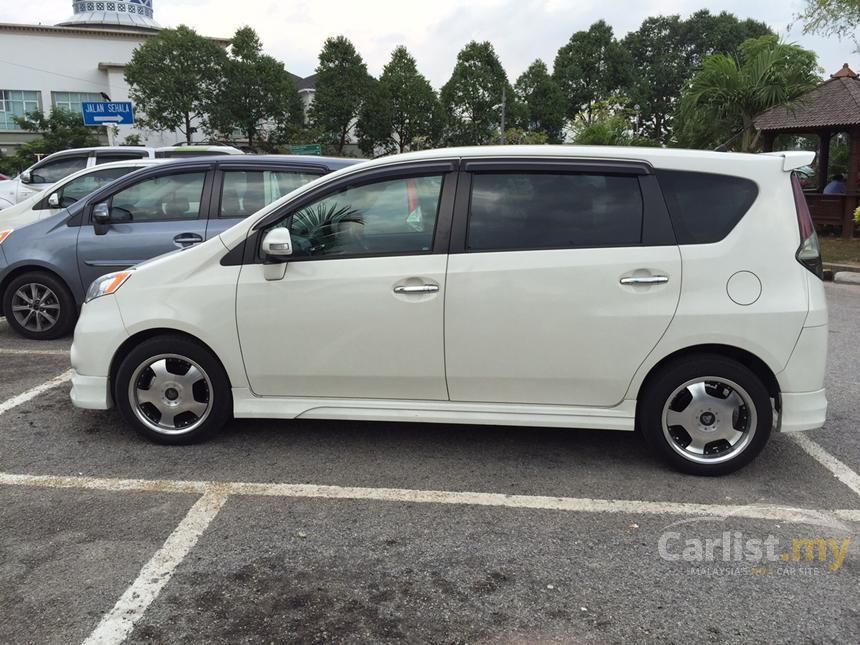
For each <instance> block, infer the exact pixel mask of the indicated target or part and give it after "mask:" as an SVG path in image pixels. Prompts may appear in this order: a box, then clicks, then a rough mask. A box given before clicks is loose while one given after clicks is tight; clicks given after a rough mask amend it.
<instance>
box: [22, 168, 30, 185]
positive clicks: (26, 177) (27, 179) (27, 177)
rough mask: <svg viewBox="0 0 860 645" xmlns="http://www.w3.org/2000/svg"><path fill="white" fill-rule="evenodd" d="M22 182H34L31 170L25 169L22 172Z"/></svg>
mask: <svg viewBox="0 0 860 645" xmlns="http://www.w3.org/2000/svg"><path fill="white" fill-rule="evenodd" d="M21 183H22V184H32V183H33V176H32V175H31V174H30V171H29V170H25V171H24V172H22V173H21Z"/></svg>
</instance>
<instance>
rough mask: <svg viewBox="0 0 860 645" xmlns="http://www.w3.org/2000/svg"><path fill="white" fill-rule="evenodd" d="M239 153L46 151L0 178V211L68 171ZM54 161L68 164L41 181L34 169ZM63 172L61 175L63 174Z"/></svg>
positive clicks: (227, 149) (223, 149) (221, 149)
mask: <svg viewBox="0 0 860 645" xmlns="http://www.w3.org/2000/svg"><path fill="white" fill-rule="evenodd" d="M241 154H243V153H242V151H241V150H239V149H238V148H234V147H232V146H167V147H164V148H150V147H146V146H96V147H91V148H74V149H71V150H62V151H60V152H55V153H53V154H50V155H48V156H47V157H45V158H44V159H40V160H39V161H37V162H36V163H34V164H33V165H32V166H30V167H29V168H27V169H26V170H25V171H23V172H22V173H20V174H19V175H18V176H17V177H14V178H12V179H6V180H4V181H0V211H2V210H4V209H7V208H9V207H10V206H14V205H15V204H19V203H20V202H22V201H24V200H25V199H28V198H30V197H32V196H33V195H35V194H36V193H39V192H42V191H43V190H45V189H46V188H48V187H50V186H51V185H52V184H54V183H56V182H57V181H59V180H60V179H63V178H65V177H67V176H68V175H69V174H71V173H72V172H77V171H78V170H82V169H84V168H92V167H94V166H99V165H104V164H107V163H115V162H116V161H129V160H137V159H155V158H159V159H162V158H163V159H168V158H175V157H183V158H184V157H193V156H205V155H241ZM54 163H57V164H62V163H67V164H71V165H72V166H71V167H69V168H67V169H66V170H64V171H53V172H52V179H51V180H46V181H41V178H40V177H39V175H38V171H39V170H40V169H43V168H46V167H50V165H51V164H54ZM64 172H65V174H63V173H64Z"/></svg>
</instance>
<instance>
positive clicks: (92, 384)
mask: <svg viewBox="0 0 860 645" xmlns="http://www.w3.org/2000/svg"><path fill="white" fill-rule="evenodd" d="M71 397H72V404H73V405H74V406H75V407H76V408H83V409H85V410H108V409H110V408H111V407H112V406H113V402H112V401H111V396H110V381H109V380H108V378H107V377H106V376H84V375H83V374H78V373H77V372H74V373H73V374H72V391H71Z"/></svg>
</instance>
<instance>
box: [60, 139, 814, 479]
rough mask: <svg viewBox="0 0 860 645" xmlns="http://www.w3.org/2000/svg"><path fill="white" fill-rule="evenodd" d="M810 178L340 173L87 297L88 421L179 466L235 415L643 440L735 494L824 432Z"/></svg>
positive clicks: (665, 155)
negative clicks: (128, 431) (109, 421)
mask: <svg viewBox="0 0 860 645" xmlns="http://www.w3.org/2000/svg"><path fill="white" fill-rule="evenodd" d="M809 161H810V159H809V155H808V154H806V153H800V152H786V153H782V154H781V156H767V155H743V154H728V153H709V152H698V151H683V150H668V149H666V150H663V149H650V148H649V149H635V148H629V149H625V148H614V147H605V148H601V147H594V148H588V147H585V148H578V147H569V146H563V147H553V146H539V147H527V146H522V147H520V146H516V147H498V148H496V147H484V148H465V149H450V150H438V151H428V152H421V153H411V154H407V155H402V156H397V157H389V158H383V159H379V160H376V161H373V162H368V163H365V164H362V165H361V166H355V167H352V168H346V169H343V170H341V171H339V172H337V173H333V174H331V175H329V176H328V177H325V178H323V179H321V180H318V181H316V182H313V183H312V184H308V185H307V186H305V187H304V188H303V189H301V190H298V191H296V192H294V193H292V194H291V195H290V196H289V198H288V199H286V200H282V201H279V202H276V203H275V204H272V205H271V206H270V207H268V208H266V209H263V210H261V211H259V212H257V213H256V214H255V215H254V216H253V217H248V218H247V219H245V220H244V221H242V222H241V223H240V224H238V225H236V226H234V227H232V228H230V229H227V230H225V231H224V232H222V233H221V234H220V235H218V236H217V238H216V239H210V240H209V241H208V242H206V243H204V244H200V245H198V246H196V247H195V248H193V249H189V250H187V251H184V252H182V253H177V254H173V255H168V256H164V257H161V258H158V259H155V260H152V261H150V262H148V263H144V264H141V265H140V266H138V267H136V268H135V269H132V270H127V271H121V272H118V273H112V274H110V275H106V276H104V277H102V278H101V279H99V280H96V281H95V282H93V284H92V286H91V287H90V289H89V291H88V293H87V296H86V304H85V305H84V307H83V312H82V314H81V318H80V320H79V322H78V325H77V328H76V330H75V338H74V344H73V345H72V353H71V358H72V365H73V367H74V370H75V372H74V376H73V380H72V383H73V387H72V393H71V396H72V401H73V402H74V403H75V405H77V406H79V407H82V408H93V409H107V408H110V407H112V406H113V405H116V406H117V407H118V408H119V409H120V410H121V412H122V413H123V415H124V416H125V418H126V419H127V420H128V422H129V423H130V424H131V425H132V426H133V427H134V428H135V429H136V430H137V431H138V432H140V433H141V434H143V435H144V436H146V437H148V438H149V439H151V440H154V441H157V442H160V443H169V444H175V443H186V442H189V441H194V440H197V439H201V438H203V437H205V436H207V435H209V434H211V433H212V432H214V431H216V430H217V429H218V428H220V427H221V426H222V425H223V424H224V423H225V422H226V421H227V419H229V418H230V416H231V415H233V416H235V417H237V418H248V417H255V418H259V417H271V418H283V419H291V418H302V419H365V420H367V419H370V420H382V421H434V422H446V423H483V424H492V425H498V424H505V425H535V426H558V427H569V428H598V429H613V430H628V431H632V430H635V429H638V430H639V431H640V432H642V434H643V435H644V436H645V438H646V439H647V440H648V442H649V443H650V444H651V445H652V447H653V448H654V449H655V450H656V451H657V452H658V453H659V454H660V455H662V456H663V457H664V458H665V459H667V460H668V461H669V462H670V463H671V464H673V465H674V466H675V467H677V468H679V469H681V470H683V471H685V472H690V473H696V474H704V475H716V474H722V473H726V472H729V471H732V470H734V469H736V468H739V467H741V466H743V465H744V464H746V463H747V462H749V461H750V460H751V459H753V457H754V456H755V455H756V454H758V453H759V452H760V451H761V449H762V448H763V447H764V445H765V443H766V442H767V440H768V438H769V436H770V434H771V431H772V429H773V428H776V429H778V430H782V431H794V430H807V429H812V428H817V427H819V426H821V425H822V423H823V422H824V418H825V410H826V404H827V403H826V398H825V392H824V371H825V357H826V343H827V309H826V305H825V299H824V290H823V287H822V282H821V258H820V255H819V252H818V243H817V237H816V235H815V231H814V229H813V227H812V221H811V218H810V215H809V212H808V210H807V207H806V202H805V200H804V199H803V196H802V194H801V192H800V188H799V184H798V182H797V180H796V178H794V177H793V175H792V172H791V171H792V170H793V168H796V167H797V166H799V165H803V164H805V163H809ZM95 201H98V200H95Z"/></svg>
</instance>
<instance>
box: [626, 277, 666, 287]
mask: <svg viewBox="0 0 860 645" xmlns="http://www.w3.org/2000/svg"><path fill="white" fill-rule="evenodd" d="M620 282H621V284H646V285H647V284H665V283H667V282H669V276H667V275H631V276H627V277H626V278H621V280H620Z"/></svg>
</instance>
